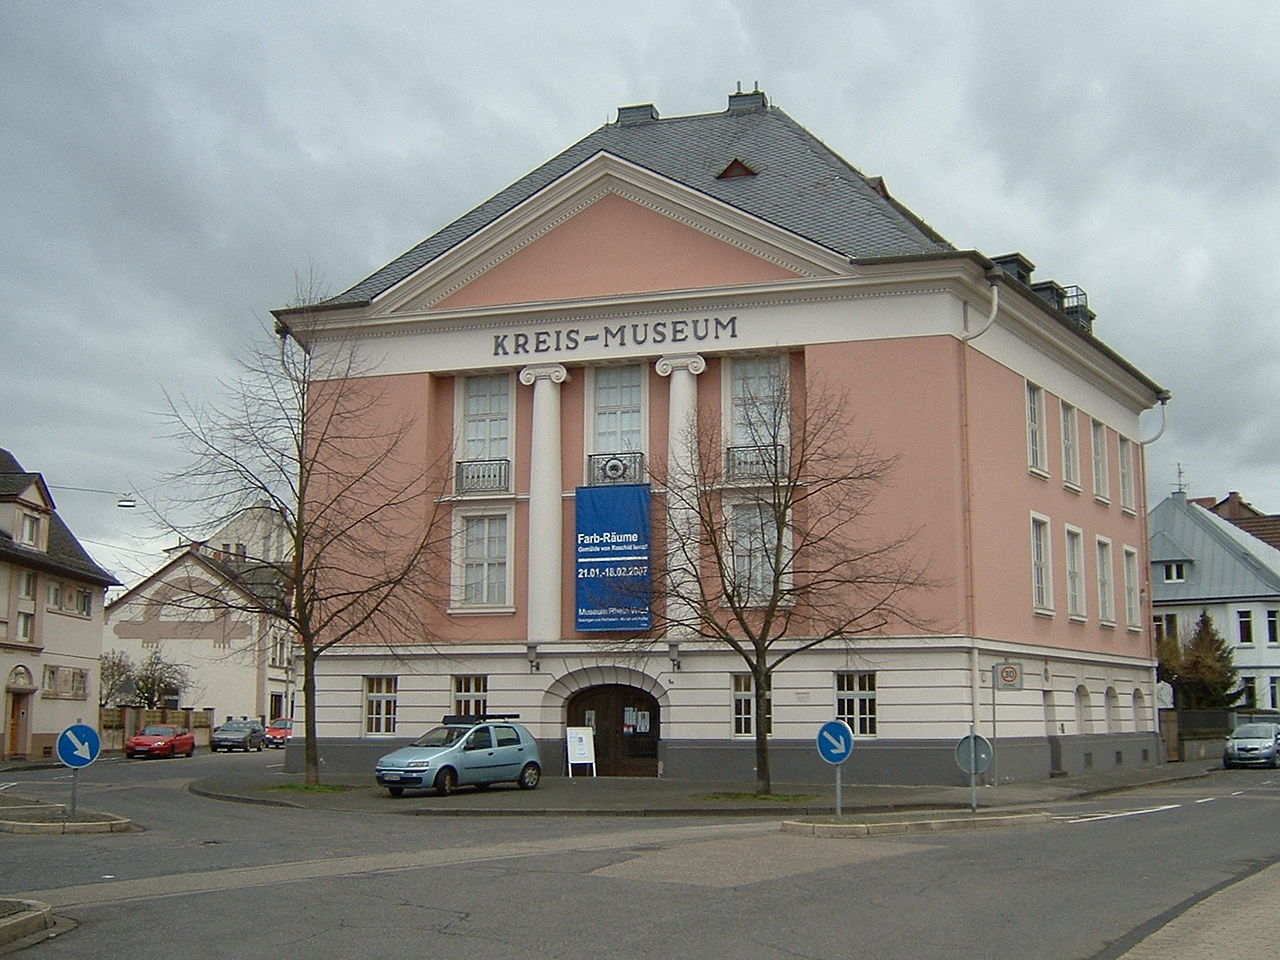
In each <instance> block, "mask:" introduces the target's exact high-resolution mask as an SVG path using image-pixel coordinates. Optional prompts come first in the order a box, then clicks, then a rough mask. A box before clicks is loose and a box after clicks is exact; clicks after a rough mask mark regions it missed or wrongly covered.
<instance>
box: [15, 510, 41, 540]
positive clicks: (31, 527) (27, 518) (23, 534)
mask: <svg viewBox="0 0 1280 960" xmlns="http://www.w3.org/2000/svg"><path fill="white" fill-rule="evenodd" d="M18 543H20V544H22V545H23V546H26V547H36V548H37V549H38V548H39V546H40V517H39V516H37V515H36V514H34V513H27V512H26V511H25V510H19V511H18Z"/></svg>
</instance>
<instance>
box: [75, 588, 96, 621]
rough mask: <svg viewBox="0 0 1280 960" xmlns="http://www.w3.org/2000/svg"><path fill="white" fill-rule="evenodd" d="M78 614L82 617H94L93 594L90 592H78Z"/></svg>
mask: <svg viewBox="0 0 1280 960" xmlns="http://www.w3.org/2000/svg"><path fill="white" fill-rule="evenodd" d="M76 613H78V614H80V616H82V617H88V616H92V614H93V594H92V593H90V592H89V591H88V590H77V591H76Z"/></svg>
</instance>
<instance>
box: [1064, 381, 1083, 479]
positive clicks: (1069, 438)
mask: <svg viewBox="0 0 1280 960" xmlns="http://www.w3.org/2000/svg"><path fill="white" fill-rule="evenodd" d="M1060 403H1061V405H1062V408H1061V409H1062V485H1063V486H1065V487H1069V488H1070V489H1072V490H1075V491H1077V492H1079V490H1080V412H1079V411H1078V410H1076V408H1075V407H1073V406H1072V405H1071V404H1069V403H1067V401H1065V400H1062V401H1060Z"/></svg>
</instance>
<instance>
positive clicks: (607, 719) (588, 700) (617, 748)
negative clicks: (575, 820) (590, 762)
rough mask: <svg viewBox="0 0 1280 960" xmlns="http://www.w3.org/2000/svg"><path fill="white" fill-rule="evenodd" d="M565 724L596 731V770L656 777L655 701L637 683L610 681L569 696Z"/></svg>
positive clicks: (657, 725)
mask: <svg viewBox="0 0 1280 960" xmlns="http://www.w3.org/2000/svg"><path fill="white" fill-rule="evenodd" d="M567 719H568V725H569V726H571V727H590V728H591V729H592V730H594V731H595V745H596V773H597V774H599V775H600V776H602V777H656V776H657V775H658V741H659V739H660V732H661V722H660V716H659V712H658V701H657V700H655V699H654V698H653V697H652V696H651V695H649V694H648V693H645V692H644V691H643V690H641V689H639V688H638V687H629V686H625V685H623V684H618V683H611V684H602V685H600V686H595V687H587V688H586V689H585V690H579V691H578V692H577V693H575V694H574V695H573V696H572V697H570V698H569V705H568V718H567Z"/></svg>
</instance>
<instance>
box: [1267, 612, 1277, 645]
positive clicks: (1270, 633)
mask: <svg viewBox="0 0 1280 960" xmlns="http://www.w3.org/2000/svg"><path fill="white" fill-rule="evenodd" d="M1267 643H1280V611H1277V610H1268V611H1267Z"/></svg>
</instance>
